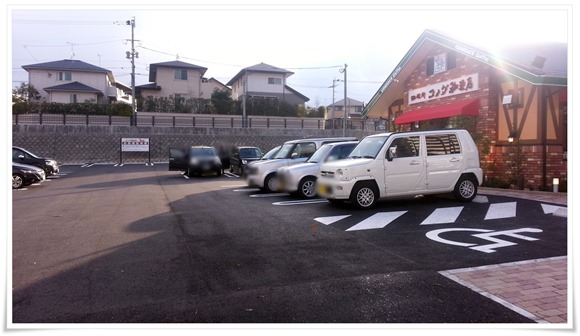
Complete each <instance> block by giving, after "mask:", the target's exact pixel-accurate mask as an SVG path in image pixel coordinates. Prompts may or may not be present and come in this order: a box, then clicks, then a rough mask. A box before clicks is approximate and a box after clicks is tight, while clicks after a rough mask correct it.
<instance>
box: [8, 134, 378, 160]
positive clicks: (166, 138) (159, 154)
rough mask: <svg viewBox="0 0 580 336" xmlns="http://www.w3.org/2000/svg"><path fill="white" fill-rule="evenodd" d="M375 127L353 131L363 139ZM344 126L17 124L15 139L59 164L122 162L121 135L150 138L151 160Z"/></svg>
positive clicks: (263, 145)
mask: <svg viewBox="0 0 580 336" xmlns="http://www.w3.org/2000/svg"><path fill="white" fill-rule="evenodd" d="M376 133H378V132H375V131H361V130H347V132H346V135H347V136H354V137H357V138H358V139H362V138H364V137H365V136H367V135H370V134H376ZM340 136H342V130H324V129H320V130H319V129H248V128H184V127H180V128H173V127H131V126H86V125H12V144H13V145H14V146H19V147H23V148H26V149H28V150H30V151H31V152H33V153H35V154H37V155H40V156H45V157H51V158H53V159H56V160H57V161H58V162H59V163H61V164H63V163H117V162H119V161H120V139H121V138H149V142H150V151H151V162H167V161H168V155H169V148H172V147H181V146H192V145H207V146H215V147H216V148H223V149H229V148H230V147H231V146H238V145H244V146H257V147H259V148H260V149H262V151H264V152H265V151H267V150H269V149H271V148H273V147H275V146H278V145H281V144H282V143H283V142H285V141H288V140H294V139H301V138H315V137H340ZM148 160H149V156H148V154H147V153H125V152H124V153H123V162H148Z"/></svg>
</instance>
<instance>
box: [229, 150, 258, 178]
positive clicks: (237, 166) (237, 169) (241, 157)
mask: <svg viewBox="0 0 580 336" xmlns="http://www.w3.org/2000/svg"><path fill="white" fill-rule="evenodd" d="M260 158H262V151H261V150H260V149H259V148H258V147H251V146H239V147H236V148H234V151H233V153H232V156H231V157H230V172H231V173H238V174H240V175H242V176H243V175H244V170H245V168H246V165H247V164H248V163H250V162H252V161H257V160H260Z"/></svg>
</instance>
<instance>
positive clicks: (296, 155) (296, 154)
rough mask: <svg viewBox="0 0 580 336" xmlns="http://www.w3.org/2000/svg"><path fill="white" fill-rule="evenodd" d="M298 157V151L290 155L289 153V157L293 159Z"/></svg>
mask: <svg viewBox="0 0 580 336" xmlns="http://www.w3.org/2000/svg"><path fill="white" fill-rule="evenodd" d="M297 157H298V153H292V155H290V158H292V159H295V158H297Z"/></svg>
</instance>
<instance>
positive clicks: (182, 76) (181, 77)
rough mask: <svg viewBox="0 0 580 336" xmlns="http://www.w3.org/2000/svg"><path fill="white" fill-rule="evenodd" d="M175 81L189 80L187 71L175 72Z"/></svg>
mask: <svg viewBox="0 0 580 336" xmlns="http://www.w3.org/2000/svg"><path fill="white" fill-rule="evenodd" d="M175 79H179V80H187V70H184V69H178V70H175Z"/></svg>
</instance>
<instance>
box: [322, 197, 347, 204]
mask: <svg viewBox="0 0 580 336" xmlns="http://www.w3.org/2000/svg"><path fill="white" fill-rule="evenodd" d="M326 200H327V201H328V203H330V204H331V205H342V204H344V200H341V199H334V198H327V199H326Z"/></svg>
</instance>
